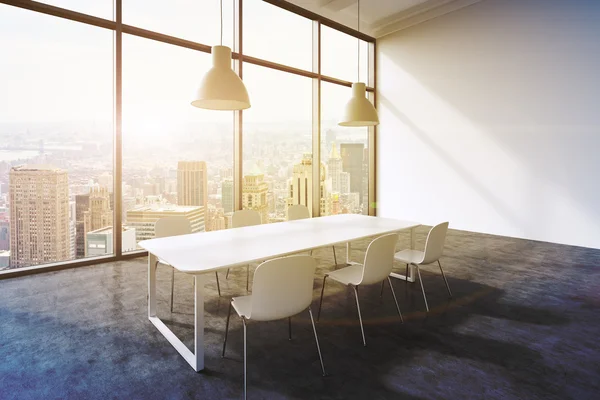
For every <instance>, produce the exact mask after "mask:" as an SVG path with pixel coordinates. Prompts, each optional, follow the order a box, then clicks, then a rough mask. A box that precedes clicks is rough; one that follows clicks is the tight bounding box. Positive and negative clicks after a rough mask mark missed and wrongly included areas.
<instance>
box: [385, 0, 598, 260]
mask: <svg viewBox="0 0 600 400" xmlns="http://www.w3.org/2000/svg"><path fill="white" fill-rule="evenodd" d="M377 56H378V60H377V62H378V64H377V65H378V71H377V74H378V75H377V76H378V83H377V84H378V89H379V93H378V107H379V113H380V119H381V125H380V129H379V132H378V135H379V136H378V142H377V145H378V149H377V151H378V161H377V168H378V170H377V174H378V182H377V190H378V192H377V200H378V215H380V216H386V217H396V218H405V219H414V220H418V221H421V222H423V223H427V224H432V223H435V222H437V221H442V220H449V221H450V226H451V228H456V229H464V230H469V231H475V232H486V233H493V234H498V235H505V236H515V237H521V238H528V239H536V240H544V241H549V242H556V243H566V244H573V245H580V246H586V247H594V248H600V1H599V0H587V1H586V0H562V1H561V0H483V1H482V2H480V3H477V4H475V5H472V6H470V7H467V8H464V9H462V10H459V11H456V12H454V13H451V14H448V15H445V16H443V17H440V18H437V19H434V20H431V21H428V22H426V23H423V24H420V25H417V26H414V27H412V28H409V29H407V30H404V31H400V32H397V33H394V34H392V35H389V36H386V37H383V38H381V39H379V40H378V54H377Z"/></svg>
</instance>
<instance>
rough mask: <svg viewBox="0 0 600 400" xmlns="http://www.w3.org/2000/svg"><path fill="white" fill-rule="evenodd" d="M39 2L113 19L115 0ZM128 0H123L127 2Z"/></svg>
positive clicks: (54, 0) (41, 0)
mask: <svg viewBox="0 0 600 400" xmlns="http://www.w3.org/2000/svg"><path fill="white" fill-rule="evenodd" d="M39 1H40V2H41V3H46V4H50V5H53V6H56V7H60V8H65V9H67V10H72V11H77V12H80V13H83V14H89V15H93V16H94V17H99V18H104V19H108V20H114V19H115V18H114V15H115V10H114V3H115V0H93V1H81V0H39ZM127 1H128V0H124V2H127Z"/></svg>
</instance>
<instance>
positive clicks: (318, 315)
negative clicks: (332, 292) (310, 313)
mask: <svg viewBox="0 0 600 400" xmlns="http://www.w3.org/2000/svg"><path fill="white" fill-rule="evenodd" d="M326 280H327V275H325V276H324V277H323V286H322V287H321V301H320V302H319V312H318V313H317V322H319V319H320V318H321V306H322V305H323V293H324V292H325V281H326Z"/></svg>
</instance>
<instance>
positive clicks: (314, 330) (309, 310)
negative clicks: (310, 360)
mask: <svg viewBox="0 0 600 400" xmlns="http://www.w3.org/2000/svg"><path fill="white" fill-rule="evenodd" d="M308 314H309V315H310V322H311V324H312V327H313V332H314V334H315V342H316V343H317V352H318V353H319V360H320V361H321V370H322V371H323V376H325V365H324V364H323V356H322V355H321V347H320V346H319V337H318V336H317V328H316V327H315V320H314V318H313V315H312V311H311V309H310V306H309V307H308Z"/></svg>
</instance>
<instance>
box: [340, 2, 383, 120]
mask: <svg viewBox="0 0 600 400" xmlns="http://www.w3.org/2000/svg"><path fill="white" fill-rule="evenodd" d="M357 30H358V31H359V32H360V0H358V24H357ZM357 40H358V66H359V67H358V77H357V82H355V83H353V84H352V98H350V100H349V101H348V103H346V108H345V109H344V115H343V116H342V120H341V121H340V122H338V125H340V126H375V125H379V116H378V115H377V110H376V109H375V107H374V106H373V103H371V102H370V101H369V99H367V86H366V85H365V84H364V83H362V82H359V80H360V39H357Z"/></svg>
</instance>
